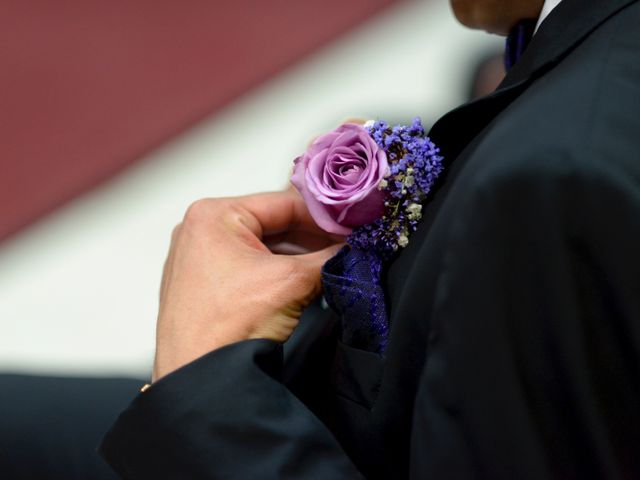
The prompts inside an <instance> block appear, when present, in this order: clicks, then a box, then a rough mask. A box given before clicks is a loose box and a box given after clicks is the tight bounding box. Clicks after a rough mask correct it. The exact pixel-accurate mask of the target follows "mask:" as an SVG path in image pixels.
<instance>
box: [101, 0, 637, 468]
mask: <svg viewBox="0 0 640 480" xmlns="http://www.w3.org/2000/svg"><path fill="white" fill-rule="evenodd" d="M639 114H640V2H637V1H634V0H609V1H606V2H605V1H588V2H587V1H580V0H564V1H563V2H562V3H561V4H560V5H559V6H558V7H557V8H556V9H555V10H554V11H553V12H552V14H551V15H550V16H549V17H548V18H547V19H546V20H545V21H544V22H543V24H542V26H541V28H540V30H539V31H538V32H537V34H536V35H535V37H534V38H533V40H532V42H531V44H530V45H529V47H528V49H527V50H526V51H525V54H524V56H523V57H522V59H521V60H520V61H519V62H518V63H517V64H516V65H515V67H514V68H513V69H512V70H511V71H510V72H509V74H508V76H507V78H506V79H505V80H504V82H503V83H502V85H501V86H500V87H499V88H498V89H497V91H496V92H494V93H493V94H491V95H489V96H488V97H484V98H482V99H480V100H477V101H475V102H473V103H470V104H467V105H464V106H462V107H460V108H458V109H456V110H454V111H452V112H450V113H449V114H447V115H445V116H444V117H443V118H441V119H440V120H439V121H438V122H437V123H436V124H435V125H434V127H433V129H432V130H431V132H430V136H431V138H432V139H433V140H434V141H435V142H436V143H437V144H438V145H439V146H440V147H441V148H442V151H443V154H444V155H445V157H446V160H447V170H446V172H445V178H444V180H443V181H442V182H440V186H439V188H438V190H437V192H436V194H435V196H434V197H433V200H432V201H431V202H430V203H428V204H427V205H426V206H425V208H424V217H423V220H422V222H421V224H420V227H419V229H418V231H417V232H416V233H415V234H414V235H413V236H412V238H411V241H410V244H409V246H408V247H407V248H406V249H405V250H404V251H403V252H402V254H401V255H399V257H398V258H397V259H396V260H395V261H394V262H393V263H392V264H391V265H390V267H389V268H388V270H387V271H386V274H385V278H384V281H385V285H386V289H387V290H386V293H387V296H388V304H389V305H390V320H391V331H390V337H389V346H388V348H387V351H386V352H385V355H384V356H380V355H376V354H374V353H371V352H367V351H363V350H358V349H354V348H351V347H349V346H347V345H345V344H343V343H342V342H340V326H339V324H338V323H336V321H335V319H332V318H331V315H330V314H329V312H324V311H322V309H321V308H320V307H319V306H314V308H313V309H311V311H310V312H308V314H307V315H306V316H305V317H304V318H303V321H302V322H301V327H300V328H299V331H297V332H296V333H295V334H294V337H292V339H291V340H290V341H289V342H287V343H286V344H285V345H284V347H282V346H280V345H278V344H276V343H274V342H270V341H266V340H253V341H247V342H241V343H238V344H234V345H230V346H228V347H225V348H222V349H220V350H217V351H214V352H211V353H209V354H208V355H205V356H204V357H202V358H200V359H198V360H196V361H195V362H193V363H191V364H189V365H187V366H186V367H183V368H182V369H180V370H178V371H176V372H174V373H173V374H171V375H169V376H167V377H165V378H164V379H162V380H160V381H159V382H157V383H156V384H154V386H153V387H152V388H151V389H149V390H148V391H147V392H145V393H144V394H141V395H139V396H138V397H137V398H136V399H135V400H134V401H133V403H132V404H131V405H130V407H129V408H128V409H127V410H126V411H125V412H123V413H122V415H121V416H120V418H119V419H118V421H117V422H116V424H115V425H114V426H113V427H112V429H111V430H110V432H109V433H108V434H107V436H106V437H105V439H104V441H103V444H102V446H101V453H102V455H103V456H104V457H105V458H106V459H107V461H108V462H109V463H110V464H111V465H112V466H113V467H114V469H115V470H116V471H117V472H119V473H120V474H121V476H122V477H124V478H131V479H141V478H261V479H262V478H274V479H275V478H278V479H284V478H295V479H302V478H304V479H315V478H318V479H342V478H345V479H347V478H394V479H395V478H434V479H439V478H461V479H463V478H464V479H466V478H491V479H503V478H504V479H513V478H518V479H537V478H563V479H565V478H581V479H584V478H609V479H616V478H620V479H622V478H637V477H640V455H638V452H639V451H640V254H639V253H638V245H639V244H640V118H639V116H640V115H639Z"/></svg>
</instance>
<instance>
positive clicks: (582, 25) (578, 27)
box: [498, 0, 637, 90]
mask: <svg viewBox="0 0 640 480" xmlns="http://www.w3.org/2000/svg"><path fill="white" fill-rule="evenodd" d="M636 1H637V0H563V1H562V2H561V3H560V5H558V6H557V7H556V8H555V9H554V10H553V12H551V14H550V15H549V18H547V19H546V20H545V21H544V22H543V23H542V25H541V26H540V29H539V30H538V32H537V33H536V34H535V35H534V37H533V39H532V40H531V43H530V44H529V46H528V47H527V49H526V50H525V52H524V54H523V56H522V58H521V59H520V60H519V61H518V63H516V65H515V66H514V67H513V68H512V69H511V70H510V71H509V74H508V75H507V77H506V78H505V79H504V81H503V82H502V84H501V85H500V86H499V87H498V90H500V89H503V88H509V87H511V86H512V85H515V84H518V83H520V82H522V81H525V80H527V79H530V78H531V77H537V76H539V75H541V74H542V73H544V72H545V71H546V70H548V69H549V68H551V67H552V66H553V65H555V64H556V63H557V62H559V61H560V60H562V58H564V57H565V56H566V55H567V54H569V53H570V52H571V50H573V49H574V48H575V47H576V45H578V44H579V43H581V42H582V41H583V40H584V39H585V38H586V37H587V36H588V35H589V34H590V33H591V32H593V31H594V30H595V29H596V28H598V26H600V25H601V24H602V23H604V22H605V21H607V20H608V19H609V18H610V17H611V16H613V15H615V14H616V13H618V12H619V11H620V10H622V9H623V8H625V7H627V6H629V5H631V4H632V3H635V2H636Z"/></svg>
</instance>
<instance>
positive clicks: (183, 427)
mask: <svg viewBox="0 0 640 480" xmlns="http://www.w3.org/2000/svg"><path fill="white" fill-rule="evenodd" d="M282 358H283V354H282V347H281V346H280V345H279V344H277V343H275V342H271V341H268V340H250V341H245V342H240V343H236V344H233V345H229V346H227V347H224V348H221V349H219V350H216V351H213V352H211V353H209V354H207V355H205V356H203V357H201V358H199V359H197V360H196V361H194V362H192V363H190V364H188V365H186V366H184V367H182V368H181V369H179V370H177V371H175V372H173V373H172V374H170V375H168V376H166V377H164V378H163V379H161V380H159V381H158V382H156V383H155V384H154V385H153V386H152V387H151V388H150V389H148V390H147V391H146V392H144V393H141V394H139V395H138V396H137V397H136V398H135V400H134V401H133V402H132V403H131V405H130V406H129V407H128V408H127V410H125V411H124V412H123V413H122V414H121V415H120V417H119V418H118V419H117V421H116V423H115V424H114V425H113V426H112V428H111V429H110V430H109V432H108V433H107V434H106V436H105V438H104V439H103V442H102V445H101V446H100V448H99V452H100V454H101V455H102V456H103V457H104V458H105V459H106V460H107V462H108V463H109V464H110V465H111V466H112V468H113V469H114V470H115V471H116V472H117V473H118V474H119V475H120V476H121V477H122V478H125V479H136V480H137V479H158V478H163V479H178V478H179V479H186V478H189V479H208V478H234V479H235V478H247V479H249V478H261V479H269V478H273V479H288V478H295V479H307V478H308V479H316V478H317V479H328V478H330V479H343V478H344V479H355V478H361V476H360V474H359V473H358V471H357V470H356V468H355V467H354V465H353V464H352V463H351V461H350V460H349V458H348V457H347V456H346V455H345V453H344V452H343V450H342V449H341V447H340V445H339V444H338V442H337V441H336V440H335V438H334V437H333V436H332V434H331V433H330V431H329V430H328V429H327V428H326V427H325V426H324V425H323V424H322V423H321V422H320V421H319V420H318V419H317V418H316V417H315V416H314V415H313V414H312V413H311V411H310V410H308V409H307V407H306V406H305V405H304V404H303V403H302V402H300V400H298V398H297V397H295V396H294V395H293V394H291V393H290V391H289V390H288V389H287V388H286V387H285V386H284V385H283V384H282V383H281V382H280V381H279V379H278V377H279V376H280V373H281V369H282Z"/></svg>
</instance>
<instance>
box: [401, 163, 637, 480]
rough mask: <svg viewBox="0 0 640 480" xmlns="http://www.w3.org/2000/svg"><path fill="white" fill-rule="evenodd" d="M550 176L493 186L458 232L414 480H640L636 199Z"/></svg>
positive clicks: (615, 185)
mask: <svg viewBox="0 0 640 480" xmlns="http://www.w3.org/2000/svg"><path fill="white" fill-rule="evenodd" d="M552 161H553V159H550V160H549V161H548V162H547V163H546V164H543V165H541V166H535V165H532V164H533V163H534V162H533V161H532V162H529V163H528V164H525V163H524V162H523V164H522V165H519V166H517V167H516V168H513V169H512V170H510V171H506V170H504V169H503V170H500V171H494V172H486V173H485V174H484V175H485V177H484V178H478V179H477V182H476V184H475V187H474V189H473V193H472V194H469V195H468V197H467V198H468V202H467V204H466V205H465V207H464V208H462V209H461V210H460V211H459V212H458V213H459V215H455V216H452V218H451V222H452V226H451V234H450V239H449V241H448V243H447V245H448V246H447V251H446V255H445V257H444V259H443V261H444V265H445V266H444V269H443V273H442V277H441V279H440V281H439V283H438V289H437V291H436V292H435V294H436V303H435V307H434V311H433V312H432V325H433V331H432V334H431V337H430V345H429V349H428V351H429V354H428V356H427V360H426V364H425V368H424V370H423V374H422V378H421V384H420V388H419V391H418V394H417V398H416V403H415V410H414V424H413V435H412V450H411V473H412V478H416V479H417V478H450V479H471V478H491V479H513V478H518V479H539V478H636V477H638V476H640V460H639V458H640V457H638V455H637V452H638V451H639V449H640V410H639V409H638V405H640V375H639V373H640V371H639V368H640V296H639V295H638V293H639V292H640V290H639V288H640V257H639V256H638V247H637V246H638V242H639V241H640V220H639V219H640V197H639V196H638V187H637V183H634V180H633V177H632V176H630V175H622V174H620V172H616V171H614V170H613V169H612V168H610V169H609V170H608V171H602V170H600V169H597V168H595V167H594V168H592V167H591V166H588V165H585V163H584V162H582V163H576V164H572V163H571V161H570V159H563V162H555V163H552ZM539 163H540V162H539Z"/></svg>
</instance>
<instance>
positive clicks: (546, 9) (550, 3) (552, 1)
mask: <svg viewBox="0 0 640 480" xmlns="http://www.w3.org/2000/svg"><path fill="white" fill-rule="evenodd" d="M561 1H562V0H545V1H544V5H543V6H542V11H541V12H540V16H539V17H538V23H537V24H536V28H535V30H534V31H533V33H534V35H535V32H537V31H538V28H540V25H541V24H542V22H543V21H544V19H545V18H547V17H548V16H549V14H550V13H551V11H552V10H553V9H554V8H556V7H557V6H558V4H559V3H560V2H561Z"/></svg>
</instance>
